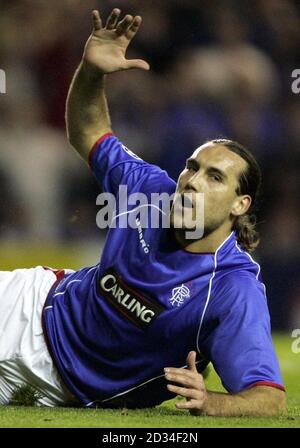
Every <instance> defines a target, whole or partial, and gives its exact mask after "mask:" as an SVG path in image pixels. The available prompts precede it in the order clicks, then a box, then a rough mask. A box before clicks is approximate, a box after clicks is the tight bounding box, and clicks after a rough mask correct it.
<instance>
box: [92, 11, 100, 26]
mask: <svg viewBox="0 0 300 448" xmlns="http://www.w3.org/2000/svg"><path fill="white" fill-rule="evenodd" d="M92 18H93V26H94V31H98V30H101V28H102V20H101V17H100V14H99V11H97V9H95V10H94V11H93V12H92Z"/></svg>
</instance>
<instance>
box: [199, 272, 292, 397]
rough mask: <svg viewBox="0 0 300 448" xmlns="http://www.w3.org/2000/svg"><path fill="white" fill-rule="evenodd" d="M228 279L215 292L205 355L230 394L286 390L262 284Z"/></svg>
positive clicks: (242, 278) (238, 277) (205, 333)
mask: <svg viewBox="0 0 300 448" xmlns="http://www.w3.org/2000/svg"><path fill="white" fill-rule="evenodd" d="M227 277H228V278H226V277H225V280H223V281H222V282H221V281H219V282H218V283H217V284H216V285H215V287H214V288H213V289H212V297H211V302H210V303H209V305H208V308H207V314H206V317H205V321H204V325H203V332H202V338H201V341H202V342H201V347H202V349H203V352H204V354H205V355H206V356H207V357H208V358H209V359H210V360H211V362H212V364H213V366H214V368H215V370H216V372H217V373H218V375H219V377H220V379H221V381H222V384H223V386H224V387H225V389H226V390H227V391H228V392H230V393H237V392H240V391H242V390H244V389H248V388H250V387H253V386H255V385H267V386H273V387H277V388H279V389H281V390H284V386H283V382H282V377H281V373H280V368H279V363H278V359H277V356H276V352H275V349H274V346H273V342H272V337H271V328H270V315H269V310H268V306H267V301H266V297H265V293H264V287H263V285H262V283H260V282H259V281H258V280H257V279H256V278H255V277H253V278H252V276H251V275H247V274H239V273H237V274H235V276H231V277H230V276H227ZM199 342H200V341H199Z"/></svg>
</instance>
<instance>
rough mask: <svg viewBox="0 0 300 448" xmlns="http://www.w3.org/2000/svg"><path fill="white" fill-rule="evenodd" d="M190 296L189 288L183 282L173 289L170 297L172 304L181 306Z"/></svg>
mask: <svg viewBox="0 0 300 448" xmlns="http://www.w3.org/2000/svg"><path fill="white" fill-rule="evenodd" d="M189 298H190V290H189V288H188V287H187V286H186V285H184V284H182V285H181V286H178V287H177V288H173V289H172V297H171V298H170V299H169V301H170V303H171V305H172V306H181V305H182V304H183V303H184V301H185V300H186V299H189Z"/></svg>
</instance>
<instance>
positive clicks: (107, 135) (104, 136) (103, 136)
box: [88, 132, 114, 168]
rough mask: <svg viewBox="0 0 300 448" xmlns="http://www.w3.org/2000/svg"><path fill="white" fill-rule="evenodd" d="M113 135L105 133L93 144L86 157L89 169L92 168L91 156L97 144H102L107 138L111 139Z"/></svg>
mask: <svg viewBox="0 0 300 448" xmlns="http://www.w3.org/2000/svg"><path fill="white" fill-rule="evenodd" d="M112 135H114V134H113V132H107V133H106V134H104V135H102V136H101V137H100V138H98V140H97V141H96V142H95V143H94V145H93V147H92V148H91V150H90V152H89V156H88V163H89V166H90V168H92V160H93V155H94V152H95V151H96V149H97V148H98V146H99V144H100V143H102V142H103V140H105V139H106V138H108V137H111V136H112Z"/></svg>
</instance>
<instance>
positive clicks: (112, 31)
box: [66, 8, 149, 160]
mask: <svg viewBox="0 0 300 448" xmlns="http://www.w3.org/2000/svg"><path fill="white" fill-rule="evenodd" d="M120 14H121V11H120V10H119V9H117V8H115V9H113V10H112V12H111V14H110V16H109V17H108V19H107V21H106V25H105V27H103V26H102V22H101V18H100V14H99V12H98V11H93V13H92V17H93V25H94V29H93V32H92V34H91V36H90V37H89V39H88V41H87V43H86V45H85V48H84V53H83V58H82V61H81V63H80V65H79V67H78V69H77V70H76V72H75V75H74V78H73V80H72V83H71V86H70V89H69V93H68V97H67V104H66V128H67V136H68V139H69V141H70V143H71V145H72V146H73V147H74V148H75V149H76V150H77V151H78V153H79V154H80V155H81V156H82V157H83V158H84V159H85V160H87V159H88V155H89V152H90V150H91V147H92V145H93V144H94V143H95V141H96V140H97V139H98V138H99V137H101V136H102V135H103V134H105V133H107V132H111V130H112V129H111V122H110V117H109V111H108V106H107V101H106V98H105V92H104V83H105V76H106V74H108V73H113V72H117V71H121V70H129V69H133V68H138V69H142V70H149V65H148V64H147V62H145V61H143V60H141V59H132V60H128V59H126V57H125V55H126V50H127V47H128V45H129V43H130V42H131V40H132V39H133V37H134V36H135V34H136V33H137V31H138V30H139V28H140V25H141V23H142V18H141V17H140V16H135V17H133V16H131V15H125V17H124V18H123V19H122V20H119V19H120Z"/></svg>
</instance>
